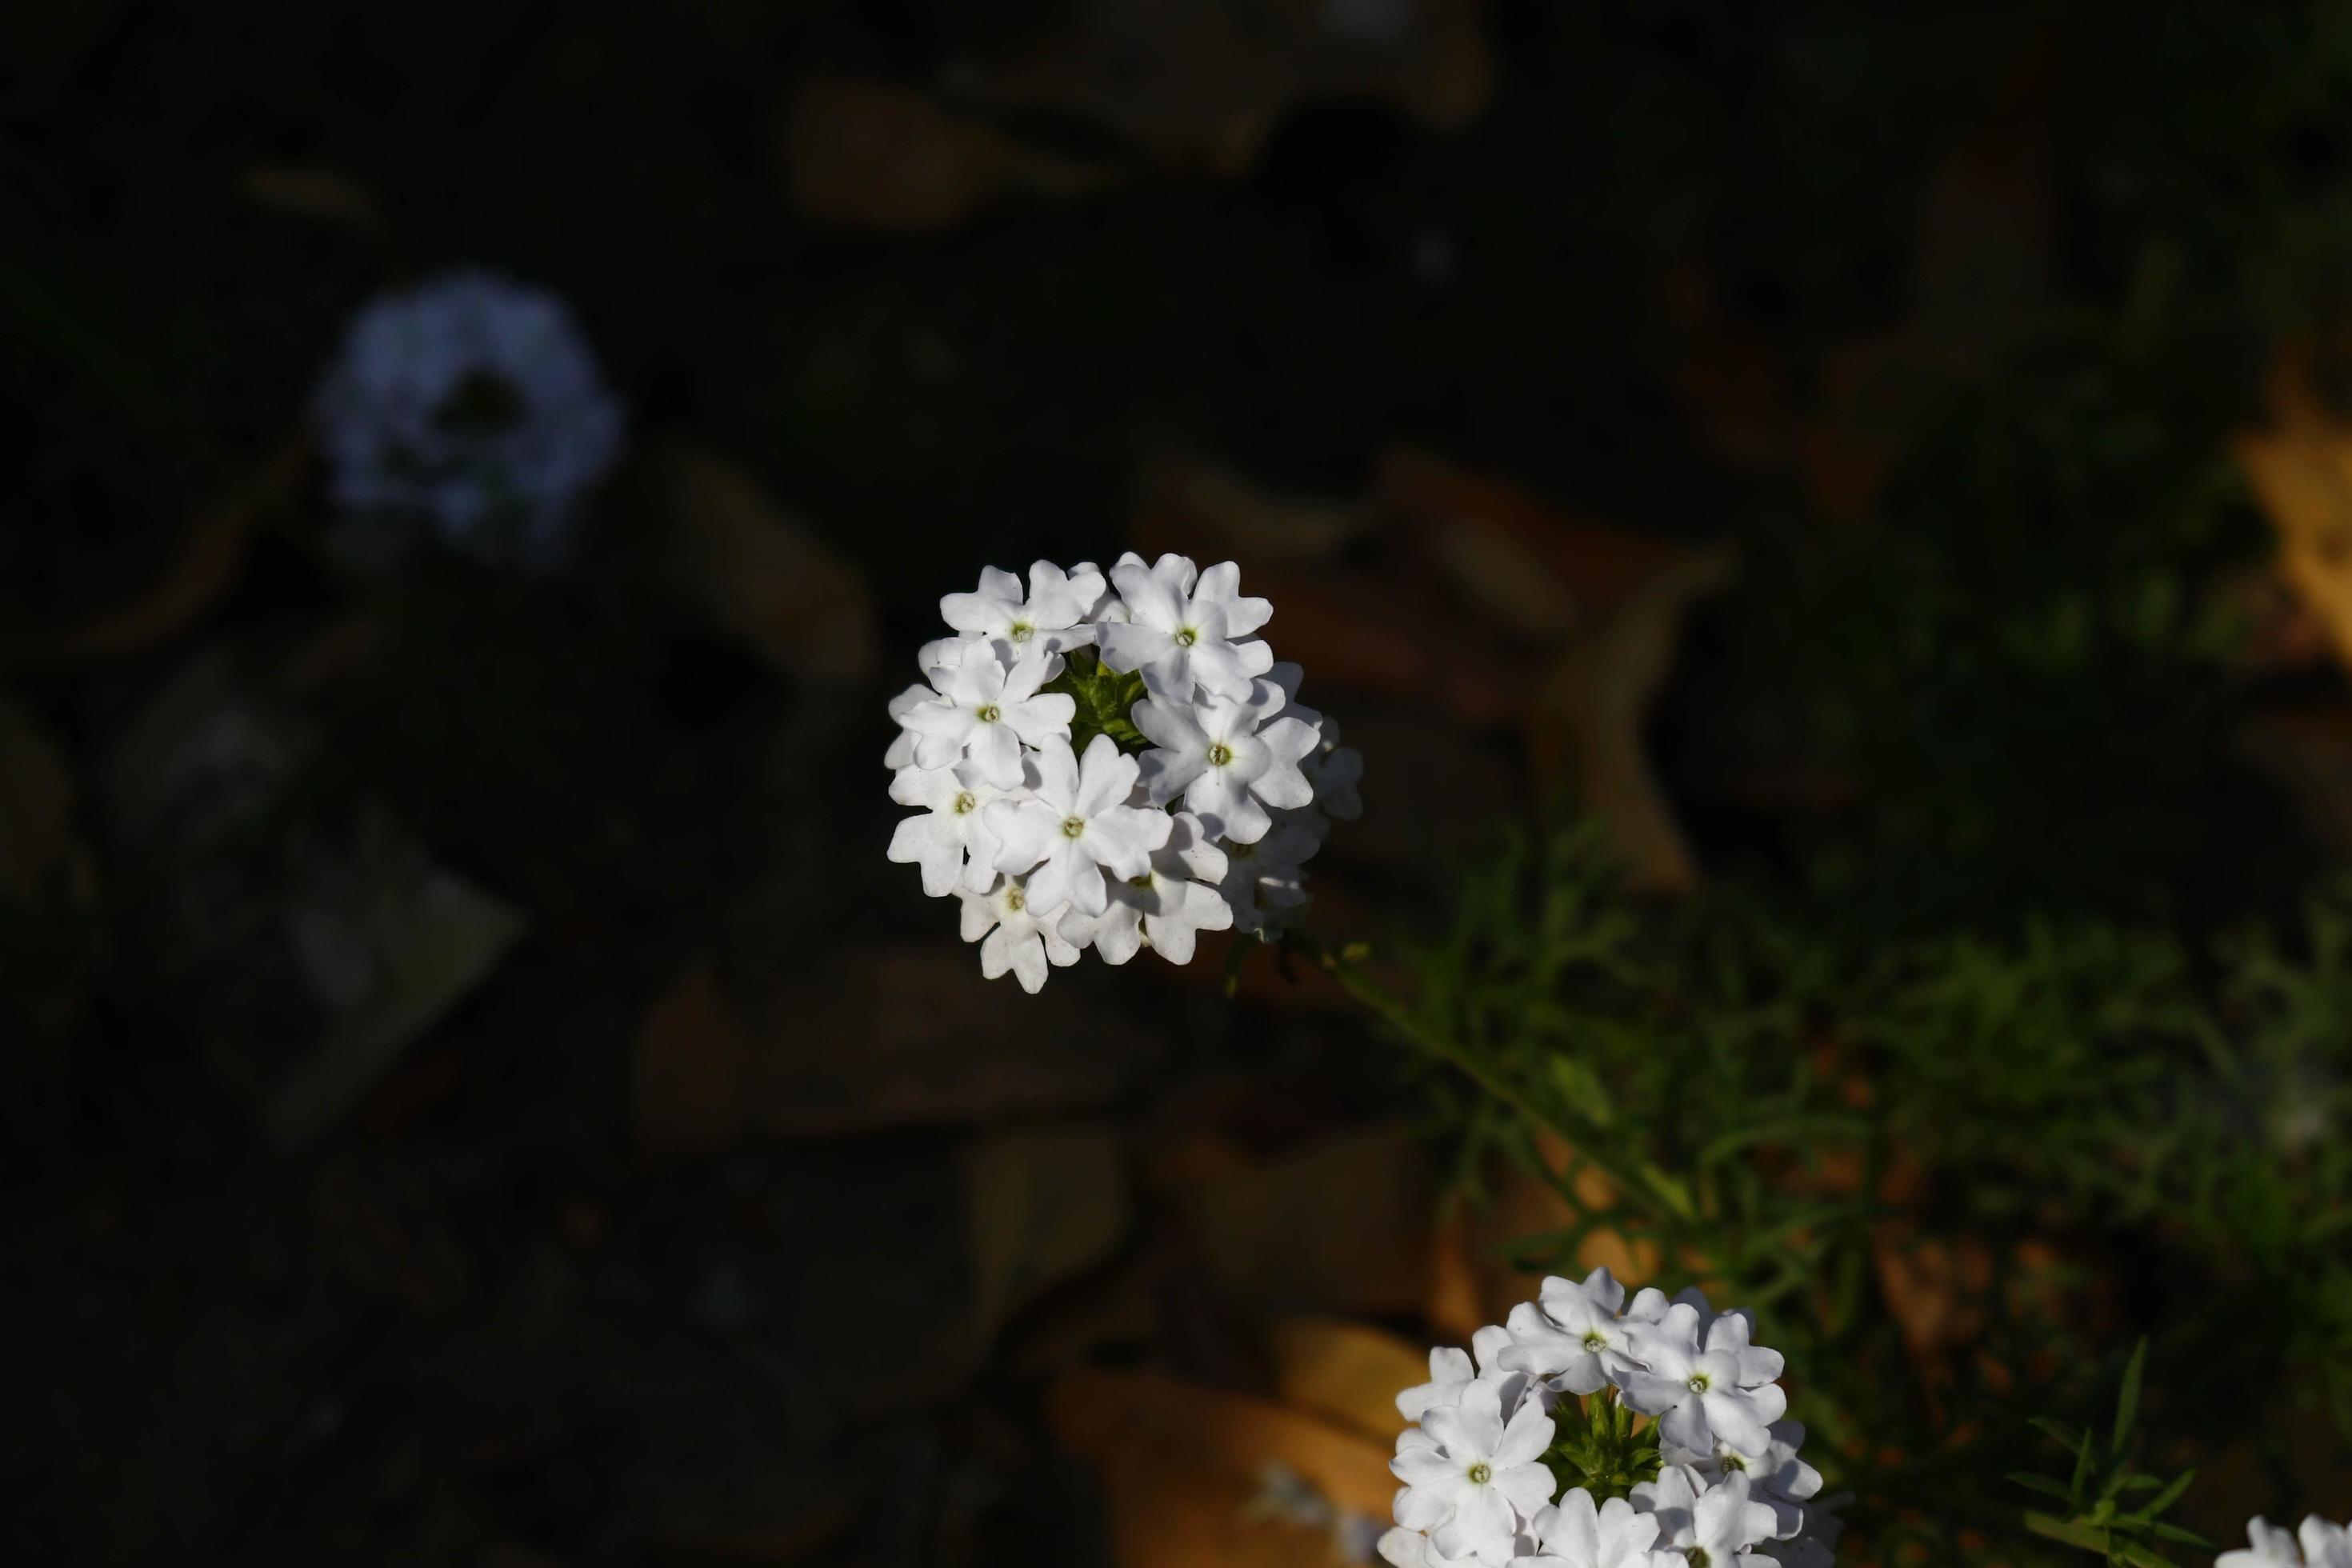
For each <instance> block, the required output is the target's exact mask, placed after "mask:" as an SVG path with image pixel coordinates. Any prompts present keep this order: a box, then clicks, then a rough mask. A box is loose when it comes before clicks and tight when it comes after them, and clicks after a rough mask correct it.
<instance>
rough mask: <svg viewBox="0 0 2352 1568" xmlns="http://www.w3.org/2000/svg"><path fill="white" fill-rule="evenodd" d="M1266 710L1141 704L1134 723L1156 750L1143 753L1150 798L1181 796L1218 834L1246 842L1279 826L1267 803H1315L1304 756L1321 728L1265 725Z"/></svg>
mask: <svg viewBox="0 0 2352 1568" xmlns="http://www.w3.org/2000/svg"><path fill="white" fill-rule="evenodd" d="M1265 692H1266V693H1267V694H1269V695H1272V696H1275V697H1276V698H1278V697H1279V693H1276V692H1274V690H1273V689H1272V688H1271V687H1267V688H1265ZM1262 711H1263V709H1262V707H1260V706H1258V705H1255V704H1253V703H1250V702H1243V701H1234V700H1230V699H1227V698H1223V697H1208V698H1203V699H1202V700H1201V701H1200V702H1199V703H1197V704H1193V705H1192V706H1190V707H1189V708H1188V707H1187V706H1186V705H1184V704H1181V703H1175V702H1170V701H1164V700H1161V699H1160V698H1157V697H1152V698H1147V699H1145V700H1143V701H1141V702H1139V703H1137V704H1136V705H1135V715H1134V719H1135V727H1136V728H1137V729H1138V730H1140V731H1143V735H1144V738H1145V739H1146V740H1148V741H1150V742H1151V743H1152V745H1153V746H1154V747H1155V748H1156V749H1155V750H1153V751H1150V752H1145V753H1144V754H1143V783H1144V785H1145V787H1146V788H1148V789H1149V790H1150V792H1151V798H1152V799H1153V800H1154V801H1155V802H1157V803H1159V804H1160V805H1166V804H1167V803H1168V802H1170V801H1171V800H1174V799H1176V798H1177V797H1178V796H1180V795H1181V796H1182V797H1183V801H1184V805H1185V809H1187V810H1189V811H1193V812H1197V813H1198V814H1199V815H1200V817H1201V820H1202V822H1203V823H1205V824H1207V825H1208V826H1209V829H1210V831H1211V832H1213V833H1214V834H1216V835H1217V836H1218V837H1223V838H1230V839H1232V840H1234V842H1236V843H1241V844H1255V843H1256V842H1257V841H1258V840H1259V839H1261V838H1263V837H1265V834H1266V830H1267V829H1268V828H1270V827H1272V826H1274V818H1273V817H1272V816H1270V815H1269V814H1268V813H1267V810H1266V807H1268V806H1285V807H1297V806H1304V805H1312V804H1313V803H1314V800H1315V791H1314V789H1313V787H1312V786H1311V785H1309V784H1307V776H1306V775H1305V774H1304V773H1300V772H1299V771H1298V759H1299V758H1301V757H1303V756H1305V755H1306V754H1307V752H1309V751H1311V750H1313V749H1314V745H1315V731H1314V730H1313V729H1311V728H1309V727H1308V726H1307V724H1305V723H1303V722H1301V721H1299V720H1297V719H1294V718H1290V717H1287V716H1285V717H1282V718H1277V719H1273V720H1268V721H1264V725H1263V727H1262V728H1261V724H1260V714H1261V712H1262Z"/></svg>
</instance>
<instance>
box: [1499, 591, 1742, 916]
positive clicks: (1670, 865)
mask: <svg viewBox="0 0 2352 1568" xmlns="http://www.w3.org/2000/svg"><path fill="white" fill-rule="evenodd" d="M1733 562H1734V556H1733V554H1732V552H1731V551H1730V550H1729V549H1728V548H1723V549H1718V550H1711V551H1707V552H1703V553H1699V554H1695V555H1692V556H1689V557H1687V558H1686V559H1685V560H1684V561H1682V562H1681V563H1678V564H1676V565H1675V567H1673V568H1672V569H1670V570H1668V571H1666V572H1663V573H1661V574H1659V575H1658V576H1656V577H1654V578H1653V579H1652V580H1651V581H1650V582H1649V583H1648V584H1646V585H1645V586H1644V587H1643V589H1642V591H1641V592H1640V593H1639V594H1638V595H1635V596H1634V597H1633V599H1632V600H1631V601H1629V602H1628V603H1627V604H1626V605H1625V606H1624V608H1623V609H1622V610H1621V611H1619V612H1618V614H1617V615H1616V616H1613V617H1612V618H1611V619H1610V620H1609V621H1607V622H1605V623H1603V624H1602V625H1601V626H1596V627H1595V628H1593V630H1592V631H1591V633H1590V634H1589V635H1588V636H1586V637H1582V638H1580V639H1579V640H1578V642H1577V644H1576V646H1574V647H1571V648H1570V650H1569V651H1568V652H1567V653H1566V654H1565V655H1563V656H1562V657H1561V658H1560V659H1559V662H1558V663H1557V664H1555V665H1554V666H1553V667H1552V669H1551V672H1550V674H1549V676H1548V677H1547V678H1546V679H1545V681H1544V684H1543V687H1542V689H1541V690H1540V691H1539V692H1538V697H1537V703H1536V707H1535V710H1534V711H1533V712H1532V713H1531V715H1530V716H1529V723H1528V753H1529V755H1530V757H1531V758H1532V760H1533V762H1534V764H1535V770H1536V777H1537V779H1538V783H1539V784H1540V783H1542V782H1544V781H1546V780H1556V779H1568V778H1573V779H1574V780H1575V781H1576V785H1577V797H1578V799H1579V800H1580V802H1581V803H1582V805H1583V806H1584V808H1585V809H1586V810H1587V811H1590V812H1591V814H1592V815H1593V816H1594V817H1596V818H1597V819H1598V820H1599V821H1600V822H1601V825H1602V826H1604V827H1605V828H1606V829H1607V830H1608V834H1609V841H1610V844H1611V846H1612V847H1613V848H1614V849H1615V851H1616V853H1617V856H1618V858H1619V859H1620V860H1622V862H1623V864H1624V867H1625V871H1626V880H1627V885H1628V886H1630V887H1632V888H1633V889H1637V890H1640V891H1644V892H1662V893H1679V892H1685V891H1687V890H1689V889H1691V888H1692V887H1694V886H1696V884H1697V881H1698V865H1697V862H1696V860H1695V859H1694V858H1692V856H1691V852H1690V847H1689V846H1688V845H1687V844H1686V843H1685V841H1684V838H1683V834H1682V828H1681V826H1680V825H1678V824H1677V823H1676V822H1675V816H1674V811H1673V808H1672V807H1671V806H1670V805H1667V803H1666V798H1665V793H1664V790H1662V789H1661V788H1660V787H1659V785H1658V781H1657V778H1656V776H1655V774H1654V773H1652V772H1651V769H1650V759H1649V753H1648V752H1647V750H1646V749H1645V748H1644V746H1643V742H1642V727H1643V721H1644V720H1646V719H1647V717H1648V714H1649V707H1650V702H1651V700H1652V699H1653V698H1654V697H1655V696H1656V695H1657V693H1658V690H1659V689H1660V688H1661V687H1662V686H1664V684H1665V679H1666V676H1667V674H1668V672H1669V671H1670V670H1671V669H1672V668H1674V656H1675V646H1676V644H1677V643H1678V641H1679V640H1680V637H1681V634H1682V625H1683V619H1684V616H1685V615H1687V614H1688V613H1689V610H1690V607H1691V606H1692V605H1694V604H1695V603H1696V602H1697V601H1698V600H1700V599H1703V598H1705V597H1706V596H1708V595H1712V594H1716V593H1719V592H1720V591H1722V589H1723V588H1724V587H1725V585H1726V584H1728V583H1729V582H1730V581H1731V575H1732V568H1733Z"/></svg>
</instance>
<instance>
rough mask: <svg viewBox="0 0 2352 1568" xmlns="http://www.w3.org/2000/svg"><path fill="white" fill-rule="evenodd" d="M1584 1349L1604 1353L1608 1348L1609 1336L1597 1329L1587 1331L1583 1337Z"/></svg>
mask: <svg viewBox="0 0 2352 1568" xmlns="http://www.w3.org/2000/svg"><path fill="white" fill-rule="evenodd" d="M1584 1348H1585V1349H1586V1350H1588V1351H1593V1352H1600V1351H1605V1350H1607V1349H1608V1348H1609V1336H1608V1335H1606V1334H1604V1333H1602V1332H1601V1331H1600V1330H1599V1329H1591V1330H1588V1331H1586V1333H1585V1336H1584Z"/></svg>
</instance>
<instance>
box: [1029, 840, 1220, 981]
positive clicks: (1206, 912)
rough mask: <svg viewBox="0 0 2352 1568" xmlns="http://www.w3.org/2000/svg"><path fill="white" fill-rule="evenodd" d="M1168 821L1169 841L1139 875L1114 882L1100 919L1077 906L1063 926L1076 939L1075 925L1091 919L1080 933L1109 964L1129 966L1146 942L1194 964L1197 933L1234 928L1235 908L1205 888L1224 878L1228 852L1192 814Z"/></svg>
mask: <svg viewBox="0 0 2352 1568" xmlns="http://www.w3.org/2000/svg"><path fill="white" fill-rule="evenodd" d="M1169 820H1170V822H1171V825H1172V826H1171V829H1170V831H1169V834H1168V842H1167V843H1165V844H1163V845H1161V846H1160V847H1159V848H1157V849H1154V850H1153V851H1152V852H1151V863H1150V865H1149V866H1148V867H1146V868H1144V872H1143V874H1142V875H1141V876H1139V877H1123V878H1118V879H1114V880H1113V881H1112V882H1111V884H1110V887H1109V889H1108V890H1109V901H1108V903H1106V904H1105V905H1104V907H1103V911H1102V913H1101V914H1100V915H1097V916H1093V917H1088V916H1086V915H1082V914H1079V913H1077V912H1076V910H1075V908H1074V909H1073V911H1072V913H1071V914H1070V916H1069V917H1068V918H1067V919H1066V920H1065V921H1064V922H1063V933H1064V934H1065V935H1068V936H1071V940H1073V941H1076V940H1077V937H1076V935H1073V934H1072V931H1071V922H1073V921H1087V920H1089V919H1091V921H1092V923H1091V924H1090V925H1087V927H1086V928H1085V929H1084V931H1083V933H1082V934H1084V935H1087V936H1090V937H1092V938H1093V941H1094V946H1095V951H1096V952H1099V953H1101V954H1102V956H1103V962H1104V963H1126V962H1127V961H1128V960H1129V959H1130V958H1133V957H1134V956H1135V955H1136V953H1137V952H1140V951H1141V950H1142V947H1143V944H1144V942H1147V941H1149V942H1150V944H1151V949H1152V951H1153V952H1157V953H1158V954H1160V957H1162V958H1164V959H1166V960H1167V961H1168V962H1169V963H1192V948H1193V939H1194V937H1195V936H1196V935H1197V934H1198V933H1199V932H1201V931H1226V930H1230V929H1231V928H1232V926H1233V923H1234V911H1233V908H1232V906H1231V905H1229V904H1227V903H1226V902H1225V900H1223V898H1222V897H1220V896H1219V895H1218V892H1217V890H1216V889H1215V887H1214V886H1213V885H1212V886H1206V887H1204V886H1202V884H1203V883H1209V884H1214V883H1216V882H1218V881H1219V880H1221V879H1223V877H1224V874H1225V853H1224V851H1223V850H1222V849H1220V848H1218V847H1216V846H1215V845H1214V844H1212V843H1210V842H1209V837H1208V834H1207V833H1206V832H1205V831H1204V830H1203V829H1202V826H1201V819H1200V818H1199V817H1197V816H1193V815H1192V813H1191V812H1189V811H1186V812H1179V813H1177V814H1176V816H1173V817H1171V818H1170V819H1169Z"/></svg>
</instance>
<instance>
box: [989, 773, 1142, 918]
mask: <svg viewBox="0 0 2352 1568" xmlns="http://www.w3.org/2000/svg"><path fill="white" fill-rule="evenodd" d="M1135 778H1136V762H1135V759H1134V758H1133V757H1129V756H1126V755H1123V754H1121V752H1119V749H1118V744H1117V742H1113V741H1112V740H1111V738H1110V737H1109V736H1108V735H1097V736H1096V737H1095V738H1094V739H1093V740H1091V741H1089V742H1087V754H1086V757H1085V759H1084V760H1083V761H1081V760H1080V759H1078V758H1076V757H1074V756H1072V755H1071V754H1070V747H1069V743H1068V742H1066V741H1048V742H1045V745H1044V747H1043V748H1042V749H1040V750H1039V751H1038V752H1037V753H1036V754H1035V755H1034V756H1033V757H1031V758H1030V759H1029V779H1028V784H1029V791H1028V794H1027V795H1025V796H1024V797H1023V798H1021V799H1018V800H995V801H991V802H990V803H989V804H988V806H987V808H986V810H985V811H984V812H983V813H982V815H983V816H984V817H985V818H986V820H987V824H988V830H989V831H990V832H991V833H993V834H995V835H996V837H997V839H998V841H999V847H998V849H997V852H996V868H997V869H998V870H1000V871H1006V872H1022V871H1025V872H1027V873H1028V888H1029V893H1028V896H1029V899H1030V901H1031V902H1032V903H1033V904H1034V906H1035V907H1036V909H1037V910H1038V911H1039V912H1040V913H1041V914H1042V913H1045V912H1047V911H1050V910H1058V909H1060V908H1061V907H1062V906H1063V905H1064V904H1068V905H1069V906H1070V907H1071V908H1072V909H1074V910H1077V912H1078V913H1080V914H1084V915H1098V914H1100V913H1102V912H1103V905H1104V903H1105V900H1106V893H1105V889H1104V887H1103V879H1102V878H1101V877H1100V876H1099V875H1097V868H1100V869H1101V870H1103V871H1108V872H1109V873H1110V874H1111V875H1112V876H1114V877H1119V878H1127V877H1141V876H1144V875H1146V874H1148V873H1149V872H1150V869H1151V852H1152V851H1153V850H1155V849H1157V848H1159V847H1161V846H1162V845H1164V844H1166V843H1167V842H1168V837H1169V835H1170V834H1171V832H1172V831H1174V828H1175V822H1174V819H1173V818H1171V817H1170V816H1169V815H1168V814H1167V813H1166V812H1164V811H1152V810H1149V809H1147V808H1145V807H1142V806H1133V805H1128V804H1127V798H1128V796H1129V794H1131V793H1132V792H1133V791H1134V789H1135ZM1032 868H1034V869H1032Z"/></svg>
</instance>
